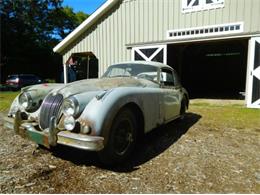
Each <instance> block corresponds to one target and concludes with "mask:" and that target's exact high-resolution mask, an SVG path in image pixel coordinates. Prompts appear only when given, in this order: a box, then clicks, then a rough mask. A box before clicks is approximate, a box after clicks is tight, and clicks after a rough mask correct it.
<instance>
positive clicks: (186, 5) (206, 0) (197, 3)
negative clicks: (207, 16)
mask: <svg viewBox="0 0 260 195" xmlns="http://www.w3.org/2000/svg"><path fill="white" fill-rule="evenodd" d="M222 7H224V0H182V12H183V13H188V12H195V11H201V10H207V9H216V8H222Z"/></svg>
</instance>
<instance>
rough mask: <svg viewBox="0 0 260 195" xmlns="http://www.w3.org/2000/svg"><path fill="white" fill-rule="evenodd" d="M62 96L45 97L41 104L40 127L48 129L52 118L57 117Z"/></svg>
mask: <svg viewBox="0 0 260 195" xmlns="http://www.w3.org/2000/svg"><path fill="white" fill-rule="evenodd" d="M62 101H63V96H62V95H61V94H57V95H54V96H53V95H52V94H50V95H49V96H47V97H46V99H45V100H44V102H43V103H42V107H41V111H40V127H41V129H46V128H48V127H49V124H50V120H51V117H52V116H56V117H58V114H59V110H60V108H61V105H62Z"/></svg>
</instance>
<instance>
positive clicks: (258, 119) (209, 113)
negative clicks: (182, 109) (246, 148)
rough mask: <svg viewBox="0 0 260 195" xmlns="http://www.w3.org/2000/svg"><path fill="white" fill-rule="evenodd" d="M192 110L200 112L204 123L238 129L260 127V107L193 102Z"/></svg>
mask: <svg viewBox="0 0 260 195" xmlns="http://www.w3.org/2000/svg"><path fill="white" fill-rule="evenodd" d="M189 111H191V112H194V113H197V114H200V115H201V116H202V117H203V118H204V119H205V120H203V121H204V125H208V126H211V127H213V128H214V127H227V128H236V129H247V128H253V129H260V109H250V108H246V107H245V106H244V105H243V104H236V103H233V104H232V103H230V104H223V105H221V104H214V103H210V104H209V103H207V102H200V103H193V104H191V106H190V110H189Z"/></svg>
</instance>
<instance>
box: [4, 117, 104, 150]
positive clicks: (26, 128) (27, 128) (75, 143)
mask: <svg viewBox="0 0 260 195" xmlns="http://www.w3.org/2000/svg"><path fill="white" fill-rule="evenodd" d="M54 124H55V119H52V120H51V122H50V126H49V128H48V129H46V130H44V131H39V130H37V129H36V128H35V126H37V123H33V122H29V121H23V120H21V115H20V113H19V112H17V113H16V115H15V118H11V117H5V118H4V127H5V128H6V129H11V130H14V131H15V132H16V134H18V135H20V136H22V137H23V138H29V139H30V140H32V141H34V142H36V143H37V144H40V145H43V146H45V147H47V148H50V147H52V146H56V145H57V144H62V145H66V146H70V147H74V148H79V149H83V150H88V151H100V150H102V149H103V147H104V145H103V141H104V138H103V137H99V136H89V135H83V134H78V133H72V132H69V131H58V130H57V129H56V128H55V125H54Z"/></svg>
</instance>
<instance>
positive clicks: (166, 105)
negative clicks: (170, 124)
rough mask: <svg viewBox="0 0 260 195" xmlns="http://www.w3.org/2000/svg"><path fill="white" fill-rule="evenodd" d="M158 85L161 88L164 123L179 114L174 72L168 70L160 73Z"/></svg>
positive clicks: (177, 91)
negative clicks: (159, 84)
mask: <svg viewBox="0 0 260 195" xmlns="http://www.w3.org/2000/svg"><path fill="white" fill-rule="evenodd" d="M160 83H161V88H162V92H163V94H162V104H161V106H162V109H161V110H162V111H163V116H164V121H165V122H167V121H170V120H173V119H175V118H176V117H177V116H178V115H179V113H180V90H181V88H180V86H179V85H178V84H177V83H176V79H175V77H174V72H173V71H172V70H171V69H169V68H162V69H161V71H160Z"/></svg>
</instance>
